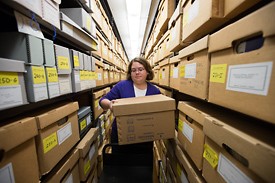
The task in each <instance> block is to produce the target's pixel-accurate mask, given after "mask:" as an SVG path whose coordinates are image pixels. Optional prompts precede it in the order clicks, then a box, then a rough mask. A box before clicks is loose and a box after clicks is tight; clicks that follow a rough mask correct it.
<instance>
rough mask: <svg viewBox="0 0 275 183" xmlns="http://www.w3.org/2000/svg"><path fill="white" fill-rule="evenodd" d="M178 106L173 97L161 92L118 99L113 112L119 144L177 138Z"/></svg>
mask: <svg viewBox="0 0 275 183" xmlns="http://www.w3.org/2000/svg"><path fill="white" fill-rule="evenodd" d="M175 106H176V105H175V100H174V99H172V98H170V97H167V96H164V95H162V94H159V95H150V96H144V97H134V98H124V99H117V100H116V102H115V103H114V104H113V113H114V115H115V116H116V119H117V128H118V142H119V144H132V143H139V142H148V141H154V140H157V139H168V138H174V136H175V133H174V130H175Z"/></svg>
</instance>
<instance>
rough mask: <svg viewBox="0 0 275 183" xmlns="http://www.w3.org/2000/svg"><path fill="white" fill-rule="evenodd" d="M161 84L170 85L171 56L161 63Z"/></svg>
mask: <svg viewBox="0 0 275 183" xmlns="http://www.w3.org/2000/svg"><path fill="white" fill-rule="evenodd" d="M159 66H160V69H159V84H160V85H164V86H169V79H170V73H169V72H170V69H169V58H167V59H164V60H163V61H161V62H160V63H159Z"/></svg>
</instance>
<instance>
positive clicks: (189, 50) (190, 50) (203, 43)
mask: <svg viewBox="0 0 275 183" xmlns="http://www.w3.org/2000/svg"><path fill="white" fill-rule="evenodd" d="M208 38H209V35H206V36H204V37H203V38H201V39H200V40H198V41H196V42H194V43H192V44H191V45H189V46H187V47H186V48H184V49H182V50H181V51H180V52H179V58H183V57H186V56H188V55H191V54H194V53H196V52H199V51H201V50H204V49H207V48H208Z"/></svg>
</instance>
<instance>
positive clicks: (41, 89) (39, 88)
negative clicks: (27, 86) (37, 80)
mask: <svg viewBox="0 0 275 183" xmlns="http://www.w3.org/2000/svg"><path fill="white" fill-rule="evenodd" d="M33 92H34V100H35V101H40V100H44V99H47V98H48V92H47V85H46V83H41V84H34V85H33Z"/></svg>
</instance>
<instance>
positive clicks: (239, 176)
mask: <svg viewBox="0 0 275 183" xmlns="http://www.w3.org/2000/svg"><path fill="white" fill-rule="evenodd" d="M217 171H218V172H219V174H220V175H221V176H222V177H223V179H224V180H225V181H226V182H232V183H233V182H242V183H253V181H252V180H251V179H250V178H249V177H248V176H246V175H245V174H244V173H243V172H242V171H241V170H240V169H239V168H238V167H236V166H235V165H234V164H233V163H232V162H230V161H229V160H228V159H227V158H226V157H225V156H224V155H223V154H222V153H220V156H219V164H218V167H217Z"/></svg>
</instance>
